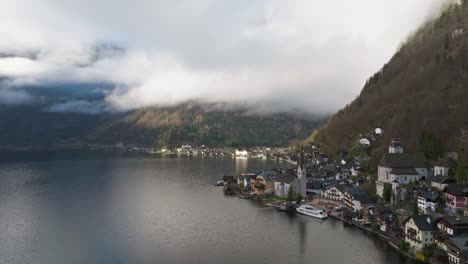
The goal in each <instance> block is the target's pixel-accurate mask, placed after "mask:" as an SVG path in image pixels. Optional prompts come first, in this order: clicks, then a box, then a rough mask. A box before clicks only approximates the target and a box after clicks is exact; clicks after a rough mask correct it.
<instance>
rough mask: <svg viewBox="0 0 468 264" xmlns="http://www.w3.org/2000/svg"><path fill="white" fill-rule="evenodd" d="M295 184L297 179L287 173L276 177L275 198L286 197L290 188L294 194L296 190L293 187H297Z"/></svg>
mask: <svg viewBox="0 0 468 264" xmlns="http://www.w3.org/2000/svg"><path fill="white" fill-rule="evenodd" d="M297 182H298V179H297V178H296V177H295V176H294V175H291V174H289V173H281V174H278V175H276V177H275V182H274V184H275V194H276V195H277V196H281V197H286V196H287V195H288V192H289V191H290V189H291V188H292V191H293V192H296V190H294V186H297Z"/></svg>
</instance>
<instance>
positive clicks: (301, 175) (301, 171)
mask: <svg viewBox="0 0 468 264" xmlns="http://www.w3.org/2000/svg"><path fill="white" fill-rule="evenodd" d="M306 177H307V175H306V169H305V165H304V150H303V148H302V146H301V148H300V153H299V161H298V162H297V179H298V185H299V186H298V188H297V191H296V192H297V193H298V194H299V193H300V194H301V195H302V197H304V198H305V197H306V195H307V191H306V189H307V179H306Z"/></svg>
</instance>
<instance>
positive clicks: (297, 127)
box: [81, 105, 319, 147]
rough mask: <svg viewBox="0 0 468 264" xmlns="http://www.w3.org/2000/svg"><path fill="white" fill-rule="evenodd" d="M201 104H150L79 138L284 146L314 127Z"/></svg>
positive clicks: (288, 117) (301, 121)
mask: <svg viewBox="0 0 468 264" xmlns="http://www.w3.org/2000/svg"><path fill="white" fill-rule="evenodd" d="M205 109H206V107H205V106H199V105H198V106H188V105H179V106H174V107H165V108H156V107H149V108H144V109H139V110H136V111H132V112H130V113H127V114H124V115H120V116H117V117H114V118H112V119H110V120H108V121H107V122H105V123H103V124H102V125H99V126H97V127H96V128H94V129H92V130H91V131H90V132H89V133H87V134H86V135H85V136H83V137H82V138H81V140H84V141H85V142H86V143H100V144H116V143H124V144H126V145H127V144H133V145H140V146H176V145H181V144H185V143H189V144H195V145H201V144H205V145H208V146H233V147H237V146H246V147H248V146H287V145H288V144H289V143H290V142H291V141H297V140H304V139H305V138H306V137H307V136H308V131H311V130H313V129H315V128H317V127H318V125H319V121H317V119H316V120H315V121H314V120H311V119H308V118H302V117H300V116H294V115H291V114H271V115H258V114H251V113H248V112H247V110H209V111H208V110H205Z"/></svg>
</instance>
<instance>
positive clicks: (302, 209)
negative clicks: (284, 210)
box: [296, 204, 328, 219]
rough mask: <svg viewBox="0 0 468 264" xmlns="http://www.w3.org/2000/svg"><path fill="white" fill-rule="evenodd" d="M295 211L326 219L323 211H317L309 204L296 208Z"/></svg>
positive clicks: (326, 215) (317, 209)
mask: <svg viewBox="0 0 468 264" xmlns="http://www.w3.org/2000/svg"><path fill="white" fill-rule="evenodd" d="M296 211H298V212H299V213H301V214H305V215H308V216H312V217H316V218H320V219H325V218H327V217H328V214H327V213H326V212H325V211H324V210H322V209H319V208H317V207H315V206H312V205H310V204H304V205H301V206H299V207H298V208H296Z"/></svg>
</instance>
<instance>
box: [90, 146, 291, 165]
mask: <svg viewBox="0 0 468 264" xmlns="http://www.w3.org/2000/svg"><path fill="white" fill-rule="evenodd" d="M87 148H88V149H89V150H99V151H106V150H107V151H111V152H123V153H140V154H149V155H161V156H184V157H233V158H258V159H276V160H283V161H286V162H288V163H294V162H295V161H293V160H291V156H289V155H287V154H288V148H280V147H252V148H249V149H236V148H230V147H224V148H219V147H217V148H216V147H208V146H205V145H201V146H192V145H189V144H185V145H182V146H180V147H163V148H150V147H138V146H132V145H129V146H126V145H124V144H122V143H118V144H115V145H94V144H91V145H88V146H87Z"/></svg>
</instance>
